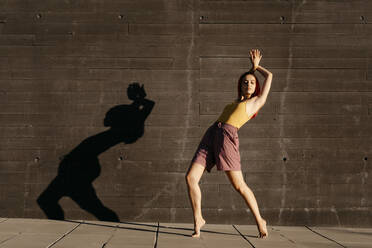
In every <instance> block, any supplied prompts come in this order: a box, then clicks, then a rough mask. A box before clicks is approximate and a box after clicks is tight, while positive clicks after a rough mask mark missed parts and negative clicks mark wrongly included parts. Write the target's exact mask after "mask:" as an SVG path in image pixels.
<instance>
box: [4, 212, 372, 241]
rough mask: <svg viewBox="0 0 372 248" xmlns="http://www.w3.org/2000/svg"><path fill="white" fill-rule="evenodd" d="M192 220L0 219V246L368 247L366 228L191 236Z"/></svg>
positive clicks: (240, 229) (370, 235)
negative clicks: (264, 234)
mask: <svg viewBox="0 0 372 248" xmlns="http://www.w3.org/2000/svg"><path fill="white" fill-rule="evenodd" d="M192 231H193V226H192V224H183V223H159V222H156V223H142V222H121V223H113V222H103V221H82V220H70V221H55V220H40V219H15V218H11V219H0V245H1V247H6V248H11V247H15V248H24V247H25V248H26V247H27V248H32V247H35V248H36V247H37V248H40V247H47V248H52V247H53V248H55V247H61V248H62V247H63V248H68V247H81V248H83V247H89V248H95V247H97V248H102V247H105V248H109V247H112V248H114V247H136V248H137V247H138V248H139V247H143V248H161V247H167V248H168V247H169V248H170V247H179V248H182V247H187V248H190V247H195V248H198V247H200V248H202V247H203V248H209V247H210V248H222V247H232V248H249V247H251V248H252V247H253V248H269V247H270V248H272V247H277V248H290V247H302V248H323V247H324V248H325V247H327V248H333V247H334V248H337V247H344V248H345V247H347V248H367V247H368V248H370V247H371V242H372V230H371V228H347V227H309V226H269V228H268V231H269V236H268V237H267V238H265V239H260V238H258V237H257V227H256V226H252V225H220V224H206V225H205V227H204V228H203V229H202V231H201V236H200V238H191V233H192Z"/></svg>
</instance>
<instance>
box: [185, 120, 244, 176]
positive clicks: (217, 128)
mask: <svg viewBox="0 0 372 248" xmlns="http://www.w3.org/2000/svg"><path fill="white" fill-rule="evenodd" d="M192 163H198V164H201V165H203V166H205V167H206V170H207V171H208V172H210V171H211V169H212V168H213V166H214V165H216V166H217V170H222V171H231V170H233V171H237V170H241V165H240V153H239V138H238V128H237V127H234V126H232V125H230V124H227V123H222V122H215V123H214V124H213V125H212V126H210V127H209V128H208V130H207V131H206V132H205V134H204V136H203V138H202V140H201V142H200V144H199V146H198V149H197V150H196V152H195V155H194V157H193V159H192Z"/></svg>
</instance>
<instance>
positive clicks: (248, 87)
mask: <svg viewBox="0 0 372 248" xmlns="http://www.w3.org/2000/svg"><path fill="white" fill-rule="evenodd" d="M255 90H256V78H255V77H254V76H253V75H251V74H248V75H247V76H245V79H244V80H243V83H242V95H244V96H245V97H247V98H248V97H250V96H251V95H252V94H253V93H254V91H255Z"/></svg>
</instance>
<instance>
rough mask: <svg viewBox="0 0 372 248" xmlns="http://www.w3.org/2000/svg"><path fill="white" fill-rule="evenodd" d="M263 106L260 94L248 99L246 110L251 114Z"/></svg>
mask: <svg viewBox="0 0 372 248" xmlns="http://www.w3.org/2000/svg"><path fill="white" fill-rule="evenodd" d="M262 106H263V104H261V101H260V97H259V96H254V97H252V98H250V99H248V100H246V112H247V114H248V115H249V116H251V115H253V114H255V113H256V112H257V111H258V110H260V108H262Z"/></svg>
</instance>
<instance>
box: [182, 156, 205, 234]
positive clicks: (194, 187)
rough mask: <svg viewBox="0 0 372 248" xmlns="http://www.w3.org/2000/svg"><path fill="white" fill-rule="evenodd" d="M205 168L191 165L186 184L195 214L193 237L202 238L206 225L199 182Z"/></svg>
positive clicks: (195, 164)
mask: <svg viewBox="0 0 372 248" xmlns="http://www.w3.org/2000/svg"><path fill="white" fill-rule="evenodd" d="M204 170H205V167H204V166H203V165H201V164H198V163H193V164H191V166H190V168H189V170H188V172H187V174H186V183H187V188H188V192H189V197H190V202H191V206H192V210H193V214H194V229H195V232H194V233H193V234H192V237H199V236H200V228H201V227H202V226H203V225H204V224H205V220H204V219H203V216H202V213H201V191H200V187H199V181H200V178H201V176H202V175H203V172H204Z"/></svg>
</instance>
